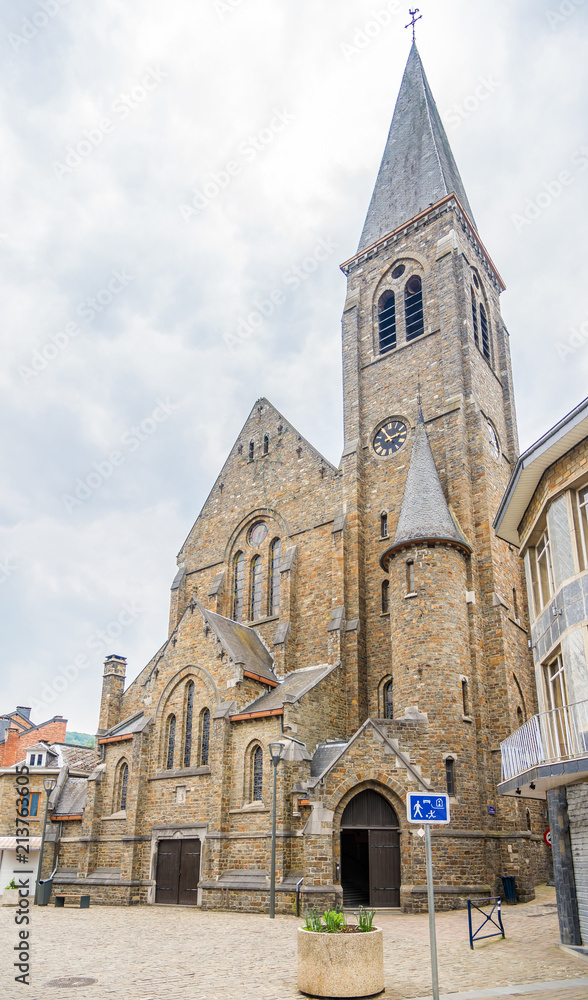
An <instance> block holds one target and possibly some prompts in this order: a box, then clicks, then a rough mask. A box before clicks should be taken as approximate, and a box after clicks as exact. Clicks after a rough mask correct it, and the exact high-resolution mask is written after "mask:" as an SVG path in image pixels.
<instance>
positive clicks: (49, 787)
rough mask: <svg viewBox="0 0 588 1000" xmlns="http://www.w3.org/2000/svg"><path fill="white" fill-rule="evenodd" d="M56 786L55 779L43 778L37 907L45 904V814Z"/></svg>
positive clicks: (36, 893) (36, 889) (36, 891)
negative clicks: (43, 808) (42, 814)
mask: <svg viewBox="0 0 588 1000" xmlns="http://www.w3.org/2000/svg"><path fill="white" fill-rule="evenodd" d="M56 784H57V779H56V778H43V788H44V789H45V791H46V793H47V800H46V802H45V819H44V820H43V834H42V836H41V851H40V853H39V867H38V869H37V885H36V888H35V903H36V904H37V906H46V905H47V903H46V902H44V903H43V902H41V893H42V890H41V875H42V873H43V851H44V850H45V830H46V828H47V813H48V812H49V796H50V795H51V792H52V791H53V789H54V788H55V786H56Z"/></svg>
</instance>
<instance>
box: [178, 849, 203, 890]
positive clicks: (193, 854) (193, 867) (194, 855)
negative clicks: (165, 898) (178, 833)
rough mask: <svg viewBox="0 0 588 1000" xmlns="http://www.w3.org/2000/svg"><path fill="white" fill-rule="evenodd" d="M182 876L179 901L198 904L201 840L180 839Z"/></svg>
mask: <svg viewBox="0 0 588 1000" xmlns="http://www.w3.org/2000/svg"><path fill="white" fill-rule="evenodd" d="M179 843H180V844H181V845H182V850H181V855H180V878H179V892H178V903H182V905H184V906H186V905H187V906H196V904H197V902H198V880H199V878H200V841H199V840H180V841H179Z"/></svg>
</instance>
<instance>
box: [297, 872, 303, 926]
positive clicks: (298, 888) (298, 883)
mask: <svg viewBox="0 0 588 1000" xmlns="http://www.w3.org/2000/svg"><path fill="white" fill-rule="evenodd" d="M303 882H304V879H303V878H301V879H299V880H298V882H297V883H296V916H297V917H299V916H300V886H301V885H302V883H303Z"/></svg>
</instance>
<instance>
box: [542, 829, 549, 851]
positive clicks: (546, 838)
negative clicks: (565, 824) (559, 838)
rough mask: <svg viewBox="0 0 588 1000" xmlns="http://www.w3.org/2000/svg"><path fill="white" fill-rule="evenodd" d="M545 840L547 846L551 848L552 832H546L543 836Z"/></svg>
mask: <svg viewBox="0 0 588 1000" xmlns="http://www.w3.org/2000/svg"><path fill="white" fill-rule="evenodd" d="M543 840H544V841H545V843H546V844H548V845H549V847H551V830H546V831H545V833H544V834H543Z"/></svg>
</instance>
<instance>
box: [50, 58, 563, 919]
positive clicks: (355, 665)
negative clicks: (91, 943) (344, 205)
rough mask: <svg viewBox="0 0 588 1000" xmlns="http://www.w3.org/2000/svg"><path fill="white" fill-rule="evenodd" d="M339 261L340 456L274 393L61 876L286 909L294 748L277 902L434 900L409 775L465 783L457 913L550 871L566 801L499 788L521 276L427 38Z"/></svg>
mask: <svg viewBox="0 0 588 1000" xmlns="http://www.w3.org/2000/svg"><path fill="white" fill-rule="evenodd" d="M342 271H343V273H344V274H345V276H346V278H347V298H346V302H345V307H344V312H343V322H342V339H343V345H342V346H343V400H344V429H345V443H344V450H343V455H342V457H341V462H340V464H339V466H334V465H332V464H331V462H329V461H328V460H327V459H326V458H324V457H323V456H322V455H321V454H320V453H319V452H318V451H317V450H316V449H315V448H314V447H313V446H312V444H311V443H310V442H309V441H307V440H306V439H305V438H304V437H303V436H302V435H301V434H299V432H298V431H297V430H296V428H295V427H293V426H292V424H291V423H290V422H289V420H288V419H287V417H286V416H284V415H283V414H282V413H279V412H278V411H277V410H276V409H275V407H274V406H273V405H272V404H271V402H269V401H268V400H267V399H259V400H258V401H257V402H256V403H255V405H254V406H253V409H252V411H251V413H250V414H249V416H248V418H247V420H246V422H245V424H244V426H243V429H242V431H241V433H240V434H239V437H238V438H237V440H236V442H235V444H234V446H233V448H232V450H231V452H230V454H229V456H228V458H227V460H226V462H225V464H224V466H223V468H222V470H221V473H220V475H219V477H218V479H217V481H216V483H215V484H214V486H213V488H212V490H211V492H210V495H209V497H208V499H207V500H206V503H205V504H204V507H203V509H202V511H201V512H200V514H199V515H198V518H197V520H196V522H195V524H194V526H193V528H192V529H191V531H190V533H189V535H188V537H187V539H186V541H185V543H184V545H183V547H182V549H181V551H180V553H179V556H178V571H177V575H176V577H175V579H174V581H173V583H172V587H171V606H170V619H169V635H168V638H167V639H166V641H165V642H164V644H163V646H162V647H161V649H159V651H158V652H157V653H156V654H155V656H154V657H153V659H152V660H151V661H150V662H149V663H148V664H147V666H146V667H145V668H144V669H143V670H142V672H141V673H140V674H139V676H138V677H137V678H136V679H135V680H134V681H133V682H132V683H131V684H129V685H128V687H126V688H125V667H126V661H125V659H124V657H122V656H118V655H112V656H109V657H108V658H107V660H106V663H105V668H104V681H103V693H102V703H101V706H100V720H99V729H98V742H99V746H100V748H101V762H100V764H99V765H98V766H97V768H96V769H95V771H94V772H93V774H92V775H91V776H90V779H89V781H88V792H87V798H86V803H85V806H84V808H83V810H79V811H78V813H77V814H71V812H70V814H68V815H67V816H66V815H60V813H59V807H58V804H57V806H56V809H55V811H54V812H53V814H52V819H53V822H54V823H55V824H57V823H59V822H61V827H60V828H59V829H60V830H61V833H60V834H59V836H58V837H57V835H56V842H55V849H56V852H57V859H58V868H57V873H56V877H55V882H56V886H58V887H59V889H60V890H63V889H64V888H65V887H67V888H69V889H70V890H71V891H73V892H75V891H77V892H79V891H80V886H83V887H84V888H85V891H88V892H90V893H91V895H92V897H93V899H94V900H95V901H96V902H106V903H117V904H136V903H167V904H193V905H201V906H202V907H207V908H212V907H223V908H227V907H228V908H234V909H241V910H262V911H263V910H266V909H267V907H268V902H269V871H270V849H271V830H272V808H273V794H272V787H273V766H274V765H273V764H272V763H271V760H270V752H269V749H268V744H270V743H271V742H278V743H279V744H280V746H281V751H280V760H279V762H278V763H277V765H276V775H277V796H276V808H277V835H276V837H277V839H276V843H277V850H276V893H277V894H276V908H277V910H278V911H283V912H292V908H293V907H294V906H295V897H296V887H297V885H298V890H299V892H300V893H301V897H302V904H303V905H304V906H306V905H311V906H312V905H317V904H318V905H321V906H322V905H324V904H326V903H327V902H343V901H344V902H345V903H346V904H348V905H358V904H360V903H364V904H366V905H368V904H369V905H372V906H377V907H398V906H400V907H402V908H403V909H404V910H406V911H416V910H420V909H424V908H425V907H426V886H425V857H424V846H423V842H422V839H421V838H420V837H418V836H416V835H415V834H416V828H415V827H411V826H410V825H409V824H408V823H407V820H406V795H407V792H409V791H411V790H412V791H418V790H422V791H427V792H433V793H434V792H435V791H447V792H449V795H450V797H451V800H450V801H451V823H450V825H449V826H446V827H436V828H434V829H433V864H434V872H435V881H436V888H435V893H436V898H437V902H438V905H439V907H441V908H443V907H445V908H450V907H456V906H460V905H463V904H464V900H465V898H466V897H468V896H481V895H484V894H488V893H496V892H497V891H500V890H501V882H500V876H501V875H515V877H516V883H517V888H518V892H519V898H521V899H529V898H532V896H533V886H534V885H535V884H536V883H537V882H538V881H540V880H541V879H545V878H546V877H547V856H546V850H547V849H546V848H545V846H544V844H543V839H542V837H543V833H544V831H545V828H546V826H547V825H548V824H547V822H546V817H545V812H544V805H543V804H542V803H539V802H536V803H535V802H530V803H529V802H526V801H525V802H520V801H515V800H507V799H505V798H504V797H500V796H498V795H497V792H496V785H497V783H498V782H499V780H500V750H499V743H500V741H501V740H502V739H504V738H506V737H507V736H508V734H509V733H510V732H512V730H513V729H514V728H516V727H517V726H518V725H520V724H521V721H524V719H526V718H527V716H529V715H532V714H533V712H534V711H536V694H535V686H534V677H533V663H532V659H531V656H530V652H529V649H528V618H527V606H526V597H525V587H524V583H523V580H522V577H521V567H520V565H519V560H518V557H517V551H516V549H515V548H514V547H512V546H511V545H509V544H508V543H507V542H505V541H502V540H500V539H499V538H497V537H496V535H495V534H494V532H493V531H492V528H491V525H492V521H493V518H494V516H495V513H496V510H497V508H498V505H499V502H500V499H501V497H502V495H503V492H504V489H505V487H506V484H507V483H508V480H509V477H510V474H511V471H512V469H513V466H514V463H515V462H516V459H517V455H518V443H517V429H516V419H515V407H514V396H513V385H512V378H511V364H510V353H509V335H508V332H507V330H506V328H505V325H504V322H503V320H502V318H501V315H500V305H499V299H500V293H501V291H502V290H503V288H504V285H503V282H502V280H501V277H500V274H499V272H498V270H497V268H496V266H495V265H494V263H493V261H492V260H491V258H490V256H489V254H488V252H487V250H486V248H485V246H484V244H483V242H482V240H481V237H480V234H479V232H478V229H477V226H476V222H475V219H474V216H473V213H472V210H471V208H470V205H469V202H468V198H467V195H466V192H465V190H464V186H463V183H462V180H461V178H460V175H459V171H458V168H457V166H456V163H455V160H454V158H453V154H452V152H451V149H450V146H449V142H448V139H447V136H446V134H445V130H444V128H443V124H442V122H441V118H440V116H439V113H438V110H437V107H436V105H435V101H434V99H433V96H432V93H431V90H430V88H429V84H428V82H427V78H426V76H425V72H424V69H423V66H422V63H421V59H420V56H419V54H418V51H417V49H416V46H414V45H413V47H412V50H411V52H410V56H409V59H408V63H407V66H406V70H405V73H404V77H403V80H402V85H401V89H400V93H399V96H398V100H397V103H396V108H395V111H394V116H393V120H392V125H391V128H390V133H389V136H388V139H387V143H386V147H385V152H384V156H383V159H382V164H381V166H380V171H379V174H378V177H377V180H376V185H375V189H374V192H373V196H372V199H371V203H370V205H369V209H368V213H367V218H366V221H365V225H364V229H363V232H362V234H361V239H360V241H359V246H358V249H357V252H356V253H354V254H353V255H352V256H351V257H350V258H349V260H347V261H345V263H344V264H342ZM334 361H335V359H334ZM57 829H58V827H57V826H55V827H54V830H57ZM49 853H50V852H49ZM49 864H50V859H49V858H48V859H47V865H49ZM301 880H302V881H301Z"/></svg>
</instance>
